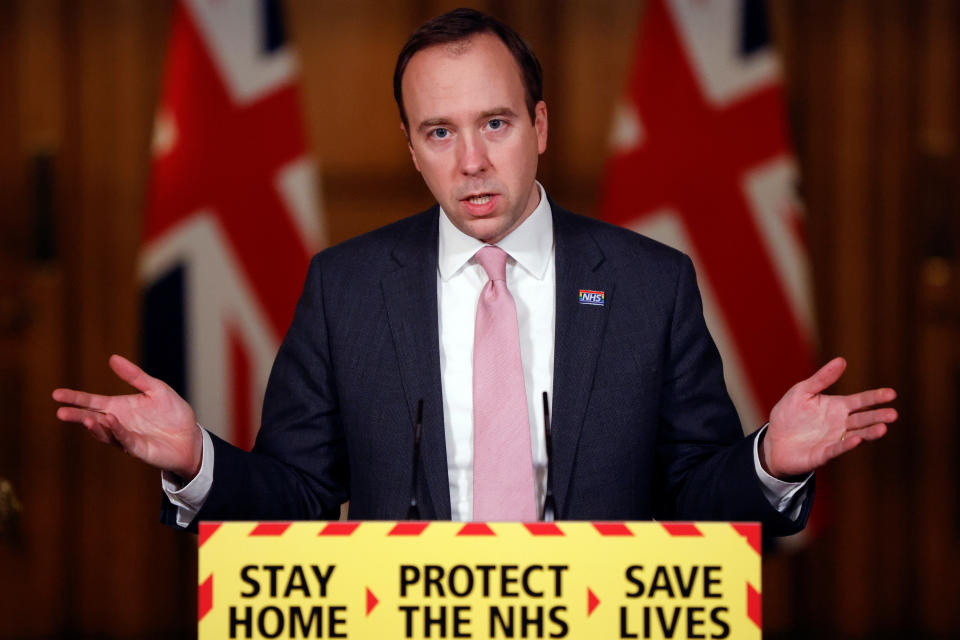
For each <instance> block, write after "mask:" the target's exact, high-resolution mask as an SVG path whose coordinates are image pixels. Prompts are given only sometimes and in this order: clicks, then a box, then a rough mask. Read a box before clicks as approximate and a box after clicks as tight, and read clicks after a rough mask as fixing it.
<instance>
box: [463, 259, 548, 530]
mask: <svg viewBox="0 0 960 640" xmlns="http://www.w3.org/2000/svg"><path fill="white" fill-rule="evenodd" d="M476 259H477V262H479V263H480V266H482V267H483V269H484V271H486V272H487V276H489V278H490V281H489V282H487V284H485V285H484V287H483V290H482V291H481V292H480V300H479V302H478V303H477V323H476V328H475V330H474V336H473V519H474V520H479V521H496V520H501V521H502V520H518V521H523V522H533V521H536V519H537V504H536V492H535V489H534V481H533V455H532V453H531V448H530V418H529V414H528V413H527V394H526V390H525V386H524V382H523V365H522V364H521V362H520V331H519V329H518V328H517V307H516V305H515V304H514V302H513V296H511V295H510V291H509V290H508V289H507V280H506V271H507V254H506V252H504V250H503V249H501V248H500V247H492V246H485V247H483V248H482V249H480V250H479V251H478V252H477V254H476Z"/></svg>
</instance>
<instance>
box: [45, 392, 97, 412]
mask: <svg viewBox="0 0 960 640" xmlns="http://www.w3.org/2000/svg"><path fill="white" fill-rule="evenodd" d="M52 395H53V399H54V400H56V401H57V402H62V403H64V404H73V405H76V406H78V407H86V408H88V409H97V410H101V409H104V408H105V407H106V406H107V402H109V400H110V398H108V397H107V396H101V395H97V394H95V393H87V392H85V391H76V390H74V389H54V390H53V394H52Z"/></svg>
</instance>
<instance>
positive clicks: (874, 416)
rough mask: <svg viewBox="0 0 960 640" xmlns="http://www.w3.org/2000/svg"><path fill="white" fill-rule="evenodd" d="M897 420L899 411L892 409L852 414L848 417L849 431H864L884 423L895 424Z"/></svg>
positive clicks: (886, 408)
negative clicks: (863, 429)
mask: <svg viewBox="0 0 960 640" xmlns="http://www.w3.org/2000/svg"><path fill="white" fill-rule="evenodd" d="M896 419H897V410H896V409H892V408H890V407H885V408H883V409H873V410H871V411H861V412H859V413H851V414H850V415H849V416H848V417H847V431H853V430H854V429H862V428H864V427H869V426H870V425H873V424H878V423H882V422H894V421H895V420H896Z"/></svg>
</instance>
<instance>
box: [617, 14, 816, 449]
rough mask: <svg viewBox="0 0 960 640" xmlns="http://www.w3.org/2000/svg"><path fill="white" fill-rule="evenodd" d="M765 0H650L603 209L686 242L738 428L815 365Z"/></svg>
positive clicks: (755, 422) (792, 172)
mask: <svg viewBox="0 0 960 640" xmlns="http://www.w3.org/2000/svg"><path fill="white" fill-rule="evenodd" d="M782 94H783V92H782V87H781V82H780V69H779V66H778V61H777V58H776V55H775V53H774V51H773V48H772V46H771V43H770V38H769V33H768V30H767V21H766V14H765V4H764V2H763V0H741V1H736V0H710V1H704V0H650V2H648V3H647V7H646V12H645V15H644V17H643V19H642V22H641V27H640V37H639V40H638V45H637V49H636V54H635V59H634V66H633V70H632V72H631V74H630V76H629V79H628V88H627V91H626V96H625V98H624V100H623V101H622V103H621V104H620V105H619V107H618V111H617V115H616V118H615V122H614V130H613V136H612V147H613V152H612V157H611V158H610V160H609V162H608V166H607V172H606V184H605V187H604V192H603V198H602V202H601V207H600V211H601V215H602V217H603V218H604V219H606V220H608V221H611V222H614V223H616V224H620V225H623V226H626V227H629V228H631V229H634V230H636V231H638V232H640V233H643V234H644V235H647V236H651V237H653V238H656V239H658V240H660V241H662V242H665V243H666V244H669V245H672V246H674V247H676V248H678V249H680V250H682V251H684V252H685V253H687V254H688V255H689V256H690V257H691V258H692V259H693V261H694V263H695V265H696V267H697V274H698V276H697V277H698V282H699V285H700V292H701V294H702V297H703V302H704V313H705V315H706V318H707V324H708V325H709V328H710V332H711V334H712V335H713V337H714V340H716V342H717V346H718V348H719V349H720V352H721V354H722V357H723V363H724V373H725V378H726V382H727V388H728V389H729V391H730V395H731V397H732V399H733V401H734V404H735V405H736V407H737V410H738V412H739V413H740V417H741V420H742V421H743V424H744V428H745V429H746V430H748V431H752V430H754V429H756V428H758V427H759V426H761V425H762V424H763V423H764V422H765V421H766V417H767V416H769V415H770V409H771V408H772V407H773V405H774V404H775V403H776V402H777V400H779V399H780V397H781V396H782V395H783V393H784V392H786V390H787V389H788V388H790V387H791V386H792V385H793V384H794V383H796V382H797V381H799V380H801V379H803V378H805V377H807V376H808V375H809V374H810V372H811V368H812V365H813V350H814V341H815V333H814V321H813V302H812V296H811V288H810V280H809V265H808V261H807V249H806V240H805V237H804V232H803V227H804V225H803V219H802V218H803V216H802V210H801V208H800V206H799V202H798V200H797V199H796V198H795V195H794V193H795V192H794V187H795V181H796V178H797V172H796V165H795V162H794V157H793V153H792V150H791V146H790V142H789V138H788V133H787V127H786V122H785V118H784V108H783V95H782Z"/></svg>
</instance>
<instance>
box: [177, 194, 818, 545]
mask: <svg viewBox="0 0 960 640" xmlns="http://www.w3.org/2000/svg"><path fill="white" fill-rule="evenodd" d="M551 204H552V206H553V219H554V234H555V240H556V295H557V300H556V333H555V340H556V343H555V349H554V382H553V384H554V386H553V393H552V398H553V416H552V425H553V470H554V478H553V489H554V493H555V497H556V502H557V517H558V519H584V520H645V519H651V518H656V519H659V520H739V521H744V520H759V521H762V522H763V523H764V526H765V532H766V533H769V534H783V533H791V532H795V531H797V530H799V529H801V528H802V527H803V525H804V523H805V521H806V518H807V514H808V512H809V508H810V503H811V502H812V500H811V499H810V498H808V499H807V500H806V501H805V504H804V506H803V508H802V511H801V515H800V518H799V520H798V521H796V522H793V521H791V520H789V519H788V518H786V517H784V516H783V515H781V514H780V513H778V512H777V511H776V510H775V509H773V508H772V507H771V506H770V504H769V502H768V501H767V499H766V498H765V497H764V495H763V494H762V492H761V485H760V481H759V479H758V478H757V476H756V473H755V471H754V464H753V437H744V436H743V432H742V430H741V426H740V421H739V418H738V417H737V414H736V412H735V410H734V408H733V405H732V403H731V402H730V399H729V397H728V395H727V391H726V388H725V385H724V382H723V372H722V365H721V362H720V357H719V354H718V352H717V349H716V347H715V346H714V343H713V341H712V339H711V338H710V335H709V333H708V332H707V328H706V325H705V324H704V320H703V312H702V307H701V302H700V295H699V291H698V289H697V285H696V278H695V275H694V270H693V266H692V264H691V263H690V260H689V259H688V258H687V257H686V256H685V255H683V254H682V253H680V252H678V251H675V250H673V249H670V248H668V247H666V246H664V245H662V244H659V243H657V242H655V241H653V240H650V239H648V238H644V237H642V236H639V235H637V234H635V233H633V232H630V231H627V230H625V229H622V228H619V227H614V226H612V225H608V224H606V223H603V222H599V221H596V220H592V219H589V218H584V217H581V216H576V215H574V214H572V213H570V212H568V211H564V210H563V209H561V208H559V207H558V206H556V205H555V204H553V203H551ZM438 215H439V210H438V208H437V207H436V206H434V207H433V208H431V209H429V210H427V211H425V212H423V213H421V214H418V215H416V216H413V217H410V218H407V219H404V220H402V221H400V222H397V223H395V224H392V225H390V226H387V227H384V228H382V229H379V230H376V231H373V232H371V233H368V234H366V235H363V236H360V237H358V238H354V239H352V240H349V241H347V242H345V243H343V244H340V245H337V246H335V247H331V248H329V249H327V250H325V251H323V252H321V253H319V254H317V255H316V256H315V257H314V258H313V260H312V262H311V265H310V270H309V274H308V276H307V280H306V284H305V286H304V289H303V294H302V296H301V298H300V301H299V303H298V305H297V309H296V313H295V315H294V320H293V323H292V325H291V327H290V329H289V331H288V333H287V335H286V337H285V338H284V340H283V343H282V345H281V347H280V350H279V352H278V354H277V358H276V361H275V362H274V365H273V370H272V372H271V374H270V380H269V383H268V386H267V391H266V396H265V399H264V407H263V421H262V426H261V429H260V432H259V435H258V436H257V443H256V445H255V447H254V449H253V452H250V453H248V452H244V451H241V450H239V449H236V448H234V447H232V446H231V445H229V444H227V443H225V442H223V441H222V440H220V439H218V438H216V437H214V438H213V441H214V450H215V454H214V481H213V486H212V489H211V491H210V494H209V497H208V498H207V501H206V503H205V505H204V507H203V509H202V510H201V511H200V513H199V514H198V517H197V518H196V520H195V521H194V522H196V521H198V520H201V519H209V520H271V519H272V520H289V519H326V518H337V517H338V515H339V509H340V504H341V503H342V502H344V501H345V500H348V499H349V501H350V514H349V515H350V518H351V519H356V520H360V519H403V518H404V517H405V515H406V512H407V507H408V504H409V501H410V490H411V489H410V487H411V479H412V456H413V446H414V445H413V430H414V429H413V425H414V420H415V415H416V411H417V405H418V402H419V401H421V400H422V401H423V408H424V413H423V439H422V446H421V457H420V468H421V469H422V472H421V473H420V483H419V487H418V489H417V493H418V499H419V504H420V513H421V515H422V517H423V518H425V519H449V518H450V493H449V485H448V481H447V453H446V446H445V443H444V424H443V406H442V400H441V383H440V357H439V338H438V329H437V234H438V228H439V225H438ZM580 289H589V290H594V291H603V292H605V294H606V295H605V301H604V304H603V305H602V306H591V305H584V304H580V303H579V300H578V292H579V290H580ZM754 437H755V436H754ZM810 495H811V496H812V491H811V492H810ZM174 514H175V509H174V508H173V507H172V506H171V505H170V504H169V503H168V502H165V506H164V520H165V521H167V522H168V523H172V521H173V519H174Z"/></svg>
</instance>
